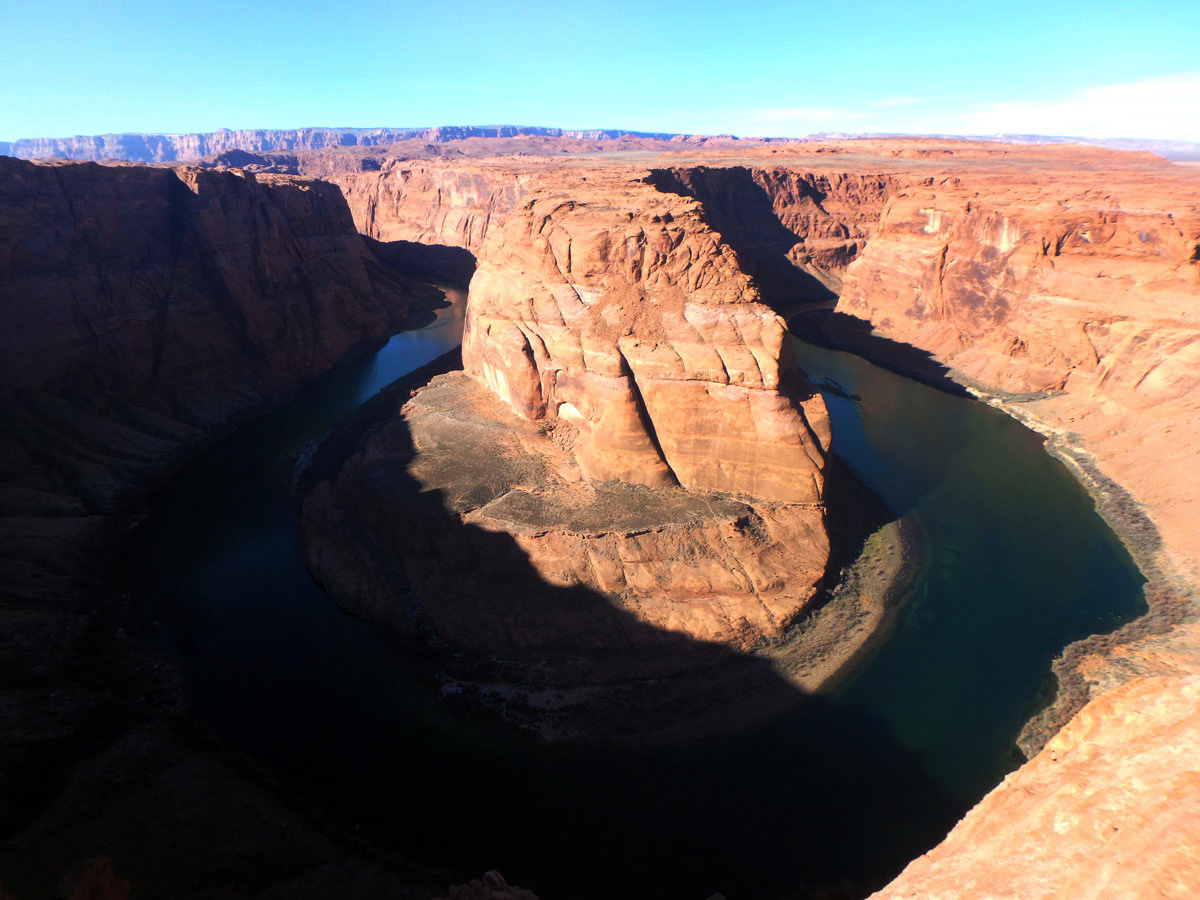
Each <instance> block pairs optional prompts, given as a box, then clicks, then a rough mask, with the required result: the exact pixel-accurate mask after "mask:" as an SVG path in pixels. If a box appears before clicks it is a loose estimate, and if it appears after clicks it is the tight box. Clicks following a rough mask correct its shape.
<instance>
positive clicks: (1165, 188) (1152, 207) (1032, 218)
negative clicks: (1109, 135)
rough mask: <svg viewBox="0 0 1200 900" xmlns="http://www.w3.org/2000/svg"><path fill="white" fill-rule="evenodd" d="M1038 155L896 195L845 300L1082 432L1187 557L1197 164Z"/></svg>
mask: <svg viewBox="0 0 1200 900" xmlns="http://www.w3.org/2000/svg"><path fill="white" fill-rule="evenodd" d="M1047 168H1050V169H1051V174H1049V175H1047V176H1045V177H1044V178H1043V179H1040V180H1039V181H1040V186H1039V185H1035V184H1031V183H1029V182H1028V181H1017V180H1015V177H1016V174H1017V173H1012V176H1011V177H1005V175H1004V174H1003V173H997V172H984V173H969V172H964V173H963V174H962V175H955V176H953V177H951V176H946V177H940V178H930V179H927V183H924V184H919V185H914V186H911V187H909V188H908V189H907V190H905V191H904V192H903V193H902V194H901V195H898V196H895V197H893V198H892V199H891V201H890V202H889V204H888V206H887V208H886V210H885V211H884V213H883V216H882V218H881V221H880V224H879V228H878V231H877V233H876V235H875V237H874V238H873V239H872V240H871V241H870V243H869V244H868V246H867V248H866V250H865V252H864V253H863V254H862V256H861V258H860V259H859V260H858V261H857V262H856V263H855V264H854V265H852V266H851V267H850V269H849V270H848V272H847V276H846V286H845V292H844V293H843V295H842V298H841V300H840V301H839V306H838V308H839V309H840V310H844V311H846V312H848V313H850V314H852V315H856V316H859V317H862V318H866V319H868V320H869V321H870V322H871V323H872V324H873V325H874V326H875V329H876V331H877V332H878V333H881V334H883V335H885V336H887V337H891V338H894V339H896V340H899V341H903V342H906V343H910V344H914V345H916V346H919V347H922V348H924V349H927V350H929V351H931V352H932V353H933V354H934V356H935V357H936V358H937V359H938V360H939V361H941V362H943V363H945V364H946V365H947V366H949V367H950V369H951V371H952V372H953V373H954V374H955V375H956V376H957V377H959V378H961V379H963V380H965V381H967V383H969V384H973V385H975V386H978V387H980V388H982V389H983V390H985V391H988V392H995V393H998V394H1001V395H1009V396H1010V399H1015V400H1018V401H1020V402H1019V405H1013V404H1010V409H1011V410H1013V411H1017V412H1018V413H1019V414H1020V415H1021V416H1022V417H1023V418H1026V419H1028V420H1029V421H1031V423H1032V424H1034V426H1035V427H1037V428H1039V430H1042V431H1046V432H1048V433H1051V434H1055V433H1059V434H1061V435H1062V436H1064V437H1068V436H1069V435H1074V437H1073V438H1070V440H1071V441H1072V442H1073V443H1074V444H1076V445H1077V446H1079V447H1080V448H1081V449H1084V450H1085V452H1086V453H1087V454H1089V455H1090V456H1091V457H1093V458H1094V463H1095V464H1096V465H1097V466H1098V468H1099V470H1100V471H1101V472H1102V473H1103V474H1104V475H1105V476H1107V477H1108V478H1110V479H1112V480H1113V481H1115V482H1117V483H1119V484H1121V485H1124V486H1125V487H1126V488H1127V489H1128V490H1130V491H1131V492H1132V493H1133V494H1134V496H1135V497H1136V498H1137V499H1138V500H1139V501H1140V502H1142V503H1144V504H1146V505H1148V506H1150V507H1152V508H1153V509H1154V519H1155V521H1156V523H1157V525H1158V528H1159V529H1160V530H1161V532H1162V534H1163V537H1164V538H1165V539H1166V540H1167V542H1168V544H1170V545H1172V550H1173V551H1174V553H1175V555H1176V557H1177V558H1180V559H1182V558H1186V559H1189V560H1190V564H1191V565H1193V566H1195V565H1196V564H1197V561H1200V530H1198V529H1196V528H1195V525H1194V523H1195V522H1196V521H1197V517H1198V515H1200V485H1198V483H1197V481H1196V479H1195V478H1194V477H1192V471H1193V461H1192V452H1191V450H1190V449H1185V448H1191V447H1194V446H1196V442H1197V440H1200V367H1198V366H1197V365H1196V363H1197V362H1198V361H1200V306H1198V305H1197V302H1196V300H1197V297H1200V251H1198V249H1197V248H1198V247H1200V179H1197V178H1196V177H1194V176H1189V174H1188V173H1187V171H1186V170H1179V169H1177V168H1175V167H1170V166H1165V165H1163V166H1161V167H1159V168H1158V170H1157V171H1156V170H1155V169H1153V168H1151V169H1150V170H1149V171H1133V172H1129V171H1123V170H1122V169H1120V168H1116V169H1113V170H1111V171H1109V172H1106V173H1104V175H1103V176H1098V175H1095V174H1089V175H1080V174H1078V173H1073V172H1071V171H1070V170H1069V169H1066V168H1062V169H1059V168H1057V167H1055V166H1054V165H1053V164H1051V165H1050V166H1048V167H1047ZM1098 178H1103V184H1104V187H1103V188H1098V187H1095V186H1094V185H1095V183H1096V181H1097V179H1098ZM1151 423H1152V425H1153V428H1154V429H1155V430H1156V432H1157V433H1158V434H1161V435H1162V437H1163V440H1161V441H1158V442H1156V445H1155V446H1154V447H1153V448H1150V447H1147V446H1145V444H1144V443H1143V439H1144V437H1145V435H1146V432H1145V428H1146V426H1147V425H1148V424H1151Z"/></svg>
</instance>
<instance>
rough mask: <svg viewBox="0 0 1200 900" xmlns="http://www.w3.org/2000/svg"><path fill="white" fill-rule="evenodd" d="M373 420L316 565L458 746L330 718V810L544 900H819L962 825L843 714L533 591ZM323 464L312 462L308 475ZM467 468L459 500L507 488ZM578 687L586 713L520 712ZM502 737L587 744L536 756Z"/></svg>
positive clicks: (527, 577)
mask: <svg viewBox="0 0 1200 900" xmlns="http://www.w3.org/2000/svg"><path fill="white" fill-rule="evenodd" d="M380 412H381V410H380V409H373V410H365V411H364V412H362V413H360V414H358V415H356V416H352V417H351V419H350V420H348V421H347V422H346V423H343V425H342V426H341V427H340V428H339V429H338V431H335V433H334V434H333V436H332V440H333V441H334V442H335V443H336V445H337V446H338V447H339V448H340V452H345V451H353V450H354V449H360V448H362V447H363V446H364V443H365V439H366V437H367V436H368V432H369V428H368V427H365V426H364V420H367V419H374V420H375V421H376V423H377V424H378V422H379V420H378V418H377V417H378V415H379V413H380ZM381 427H382V429H383V430H382V431H380V432H379V433H378V434H376V435H375V438H374V440H373V441H372V447H380V446H385V447H386V452H385V453H381V454H373V455H372V456H371V457H370V463H369V464H366V465H363V464H360V463H357V464H356V465H355V466H354V467H353V468H351V469H346V470H345V471H343V472H342V474H341V476H340V479H339V481H338V483H337V493H336V499H335V501H334V507H335V509H334V512H333V514H332V515H328V516H327V517H326V518H323V519H322V520H321V521H323V522H324V524H325V527H323V528H321V529H320V530H319V532H318V535H317V538H316V544H317V547H318V553H319V554H322V555H324V558H325V559H327V560H334V562H333V563H332V564H333V565H341V564H343V563H344V564H353V565H356V566H357V567H358V569H357V571H356V578H354V579H353V580H352V581H353V583H354V584H355V585H356V586H357V588H358V589H359V590H360V591H362V593H360V594H359V595H358V599H353V598H343V600H344V601H345V602H346V603H347V605H348V606H349V607H350V608H351V609H352V610H353V611H354V612H356V613H357V614H359V615H362V616H364V617H365V618H367V619H368V620H370V621H371V622H372V623H373V624H374V625H375V626H376V627H377V628H378V629H380V630H381V631H383V632H385V633H386V634H388V635H389V637H390V639H391V641H392V642H393V644H394V645H396V646H399V647H400V648H402V653H403V655H404V656H405V657H406V659H407V661H408V664H409V666H408V671H409V672H410V673H412V674H413V677H414V678H416V679H417V680H419V681H421V682H422V683H424V684H425V685H426V686H427V690H434V689H436V687H437V686H439V685H440V686H441V687H443V688H445V687H446V686H447V685H449V684H452V685H453V688H452V689H451V690H449V691H447V692H445V693H444V694H443V696H442V698H441V704H442V706H443V708H445V709H449V710H451V711H452V712H453V716H454V719H453V721H454V722H456V723H457V724H454V725H446V724H445V723H443V725H442V726H441V727H442V728H448V729H450V731H451V732H452V733H457V734H458V735H459V736H458V738H457V739H455V738H454V737H453V736H452V734H451V735H448V734H446V733H438V732H437V731H430V732H428V733H426V734H425V735H424V736H423V739H422V741H420V742H412V741H409V742H404V741H400V740H392V739H390V736H389V735H388V734H386V733H379V732H378V731H376V730H375V726H371V727H369V728H368V729H367V730H366V731H365V732H363V733H361V734H359V733H357V727H360V726H362V725H365V723H358V722H355V721H353V720H351V719H346V718H341V719H339V725H338V726H336V727H337V728H338V730H340V731H341V732H342V734H341V735H340V737H339V740H340V741H347V740H349V742H350V743H352V744H353V745H354V746H355V747H356V750H355V753H354V757H355V761H354V765H353V766H352V767H349V766H348V767H343V768H340V769H338V770H335V771H328V770H326V771H325V772H323V773H322V775H321V778H320V780H319V782H317V783H310V784H309V785H308V786H307V790H306V792H307V793H309V794H310V795H312V796H317V795H319V796H320V797H321V799H322V802H323V803H324V804H326V805H327V808H330V809H331V810H333V811H334V812H335V813H336V814H338V815H339V817H353V820H354V822H356V823H359V824H360V825H361V826H362V828H363V829H364V830H365V832H366V833H367V834H369V835H372V836H373V837H375V838H376V839H377V840H380V841H381V842H383V843H384V844H385V845H387V846H396V847H399V848H407V849H408V850H409V851H410V852H419V853H420V854H421V855H422V856H423V857H424V858H425V859H427V860H428V861H430V862H434V863H444V864H463V863H464V861H465V860H470V864H471V865H475V866H477V867H478V866H484V867H485V868H486V867H487V866H497V867H499V868H501V869H502V870H503V871H504V872H505V874H506V876H507V877H508V878H509V879H510V880H513V881H515V882H517V883H522V884H530V885H532V886H534V887H535V888H536V889H537V891H538V893H539V895H540V896H542V897H543V898H547V900H554V898H560V897H605V896H624V897H646V898H664V897H665V898H670V897H680V898H687V897H699V898H703V897H707V896H709V895H711V894H712V893H713V892H715V891H723V892H725V893H726V894H727V895H729V896H737V897H782V896H816V895H817V894H816V893H814V891H816V890H817V888H818V887H828V886H831V885H836V884H839V883H843V886H844V887H846V893H844V894H843V895H844V896H847V897H851V896H862V895H864V894H865V893H866V892H868V891H869V889H871V888H873V887H876V886H878V885H879V884H882V883H883V882H884V881H886V880H887V878H888V877H890V876H891V875H893V874H894V873H895V872H896V871H897V870H898V869H899V867H901V866H902V865H903V864H904V862H905V861H906V860H907V859H909V858H911V857H912V856H913V855H915V854H917V853H919V852H921V851H922V850H924V849H927V847H928V846H929V845H931V844H932V843H933V842H935V841H936V840H937V839H938V838H939V837H940V836H941V834H943V833H944V831H945V830H946V829H947V828H948V827H949V825H950V824H951V823H953V821H955V819H956V818H957V817H958V816H959V815H960V814H961V813H962V811H963V809H962V808H960V807H959V806H956V805H955V804H953V803H952V802H950V801H949V799H948V798H947V797H945V796H944V794H943V792H942V791H941V789H940V787H939V785H938V784H937V781H936V778H934V777H932V775H931V773H928V772H927V771H926V770H925V769H924V767H923V765H922V764H921V761H920V760H919V758H918V757H917V756H916V755H915V754H913V753H912V752H911V751H908V750H906V749H905V748H904V747H902V746H900V745H898V744H897V743H896V742H895V741H894V740H893V739H892V738H891V736H890V735H889V732H888V729H887V728H886V727H885V726H883V725H882V724H881V723H880V722H879V721H877V720H876V719H875V718H873V717H872V716H871V715H869V714H867V713H865V712H864V711H862V710H861V709H855V708H852V707H843V706H839V705H837V704H834V703H831V702H829V701H828V700H826V699H824V698H821V697H817V696H805V695H803V694H802V693H800V692H799V691H797V689H796V688H795V687H794V686H793V685H791V684H790V683H788V682H786V681H785V680H783V679H782V678H780V677H779V676H778V675H777V674H776V672H775V671H774V669H773V668H772V666H771V665H770V664H769V663H768V662H767V661H766V660H764V659H762V658H760V657H756V656H752V655H747V654H743V653H739V652H736V651H733V650H731V649H729V648H728V647H727V646H724V645H720V644H715V643H706V642H701V641H697V640H693V639H691V638H688V637H686V636H683V635H681V634H679V633H676V632H668V631H664V630H662V629H659V628H656V627H654V626H651V625H648V624H646V623H644V622H642V621H640V620H638V619H637V618H635V617H634V616H632V615H631V614H629V613H628V612H626V611H624V610H622V609H619V608H617V607H615V606H614V605H613V604H612V603H611V602H610V601H609V600H608V598H607V597H605V596H604V595H602V594H599V593H596V592H594V591H592V590H589V589H586V588H582V587H559V586H554V585H551V584H548V583H546V582H545V581H544V580H543V579H542V577H541V576H540V575H539V573H538V572H537V571H536V570H535V569H534V568H533V567H532V566H531V565H530V563H529V560H528V557H527V555H526V553H525V552H524V551H523V550H522V549H521V547H520V546H519V545H518V544H517V542H516V541H515V540H514V538H513V537H512V536H510V535H509V534H507V533H496V532H491V531H487V530H484V529H482V528H479V527H477V526H474V525H471V524H466V523H463V522H462V521H461V520H460V518H459V517H458V515H457V514H456V513H455V509H454V506H455V502H454V500H453V499H451V498H447V497H446V496H444V495H443V493H442V492H441V491H436V490H435V491H422V489H421V485H420V484H419V483H418V482H417V481H416V480H415V479H413V478H412V477H411V476H410V475H409V474H408V471H407V467H408V465H409V463H410V461H411V460H412V458H413V446H412V442H411V437H410V434H409V431H408V428H407V426H406V425H405V423H404V420H402V419H401V418H399V417H398V416H395V415H394V414H393V415H387V416H386V417H385V418H384V419H383V424H382V426H381ZM334 455H335V454H330V455H329V456H327V457H325V458H321V457H320V456H318V458H317V463H318V465H320V466H321V467H322V469H323V473H324V474H326V475H328V474H329V473H330V472H332V471H335V470H336V468H337V466H336V464H335V461H334ZM476 474H477V480H478V482H479V487H478V488H477V489H476V491H475V492H474V493H473V494H472V498H471V499H472V502H473V503H479V502H487V500H488V499H490V497H489V494H490V493H493V492H494V493H496V494H497V495H498V494H499V493H502V492H504V491H506V490H507V489H508V485H507V483H506V482H505V480H504V479H503V477H499V476H498V477H497V478H496V479H494V480H490V478H489V475H488V474H487V473H478V472H477V473H476ZM843 474H844V473H843ZM305 483H306V484H308V485H311V484H312V480H310V479H305ZM839 484H841V482H840V481H839ZM843 489H845V488H844V487H839V488H838V490H839V491H842V490H843ZM323 512H327V510H326V511H323ZM310 515H311V511H309V510H306V526H307V525H308V524H309V523H310V520H309V519H308V517H309V516H310ZM329 574H333V573H329ZM364 581H365V582H366V583H367V587H366V588H365V589H364V587H363V585H364ZM385 595H386V596H388V599H387V600H381V599H380V598H381V597H382V596H385ZM481 686H482V687H481ZM486 686H491V690H490V691H489V688H488V687H486ZM581 688H582V689H584V690H586V691H591V692H595V693H594V695H593V696H592V698H591V700H590V701H589V702H586V703H582V704H578V705H574V706H566V707H563V708H560V709H559V710H558V711H553V712H550V711H545V710H543V709H542V708H541V707H540V706H539V705H538V702H539V700H540V698H544V697H548V696H549V697H554V696H555V695H559V694H561V695H562V696H564V697H570V696H575V695H576V694H577V693H578V692H579V690H580V689H581ZM785 710H789V711H790V712H789V714H788V716H787V717H786V718H785V719H780V718H779V713H780V712H783V711H785ZM313 714H314V712H313V710H312V709H311V708H308V707H306V709H305V715H306V716H308V717H309V718H310V720H311V718H312V716H313ZM514 725H521V726H531V725H532V726H538V725H541V726H546V727H549V728H551V729H555V730H559V731H562V732H569V733H573V734H576V735H584V736H582V737H575V738H574V739H570V740H563V741H558V742H545V741H541V740H537V739H535V738H532V737H531V736H530V735H529V733H528V732H526V733H525V734H524V735H523V736H522V735H520V734H518V732H517V730H516V729H514V728H513V727H512V726H514ZM347 730H349V732H350V733H349V734H347ZM322 732H323V729H317V733H318V734H320V733H322ZM467 735H470V738H469V739H465V740H464V739H463V738H464V737H466V736H467ZM667 738H671V739H670V740H666V739H667ZM664 740H666V742H665V743H664V742H663V741H664ZM294 766H295V768H296V769H298V770H306V769H307V770H309V771H311V767H310V766H307V765H306V764H305V763H304V762H303V761H301V760H297V761H295V762H294ZM418 772H419V773H420V774H419V776H414V773H418ZM382 797H387V798H389V800H388V802H386V803H385V804H382V805H381V804H380V803H378V800H377V798H382ZM805 885H807V886H808V887H803V886H805ZM796 891H801V893H799V894H797V893H795V892H796ZM821 896H825V895H821Z"/></svg>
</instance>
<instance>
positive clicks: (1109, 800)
mask: <svg viewBox="0 0 1200 900" xmlns="http://www.w3.org/2000/svg"><path fill="white" fill-rule="evenodd" d="M1198 759H1200V677H1198V676H1195V675H1193V676H1190V677H1187V678H1166V677H1159V678H1149V679H1144V680H1141V681H1136V682H1131V683H1129V684H1126V685H1124V686H1123V687H1120V688H1118V689H1116V690H1114V691H1112V692H1111V693H1108V694H1105V695H1104V696H1103V697H1101V698H1100V699H1098V700H1095V701H1093V702H1092V703H1091V704H1089V705H1088V706H1087V707H1085V708H1084V710H1083V711H1082V712H1081V713H1080V714H1079V715H1078V716H1076V717H1075V718H1074V719H1073V720H1072V721H1071V723H1070V724H1069V725H1068V726H1067V727H1066V728H1064V729H1063V730H1062V731H1061V732H1059V733H1058V735H1057V736H1055V737H1054V739H1053V740H1051V741H1050V743H1049V744H1047V746H1046V748H1045V749H1044V750H1042V752H1041V753H1039V754H1038V755H1037V756H1036V757H1034V758H1033V759H1032V760H1031V761H1030V762H1028V763H1027V764H1026V765H1024V766H1022V767H1021V768H1020V769H1018V770H1017V771H1016V772H1014V773H1013V774H1012V775H1010V776H1008V778H1006V779H1005V780H1004V783H1003V784H1001V785H1000V786H999V787H998V788H996V789H995V790H994V791H992V792H991V793H990V794H988V795H987V796H986V797H985V798H984V799H983V800H982V801H980V803H979V804H978V805H977V806H976V807H975V808H974V809H972V810H971V811H970V812H969V813H968V814H967V816H966V817H965V818H964V819H963V820H962V822H961V823H959V825H958V826H957V827H956V828H955V829H954V831H953V832H951V834H950V837H948V838H947V839H946V840H945V841H943V842H942V843H941V844H939V845H938V846H937V847H936V848H935V849H933V850H931V851H930V852H929V853H927V854H925V855H924V856H922V857H920V858H919V859H916V860H914V861H913V862H912V863H911V864H910V865H909V866H908V868H906V869H905V870H904V872H903V873H902V874H901V875H900V877H899V878H897V879H896V880H895V881H893V882H892V883H891V884H889V885H888V886H887V888H885V889H884V890H882V891H880V892H879V893H877V894H874V895H872V897H873V900H900V898H920V900H952V898H953V900H959V898H969V897H979V898H984V897H987V898H993V897H994V898H999V897H1006V898H1007V897H1014V898H1015V897H1020V898H1021V900H1041V898H1052V897H1053V898H1068V897H1069V898H1071V900H1095V898H1135V897H1136V898H1151V897H1156V898H1163V900H1167V898H1171V900H1185V898H1190V897H1194V896H1195V895H1196V886H1197V885H1198V884H1200V862H1198V861H1197V859H1196V848H1197V846H1200V771H1198V770H1197V763H1196V761H1197V760H1198Z"/></svg>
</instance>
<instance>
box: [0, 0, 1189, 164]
mask: <svg viewBox="0 0 1200 900" xmlns="http://www.w3.org/2000/svg"><path fill="white" fill-rule="evenodd" d="M6 6H7V7H8V8H7V9H6V10H5V11H4V15H3V17H0V21H3V25H0V60H3V70H2V71H3V73H4V87H3V90H0V139H4V140H14V139H16V138H20V137H35V136H63V135H70V134H96V133H102V132H120V131H148V132H185V131H212V130H214V129H216V128H219V127H226V128H292V127H299V126H307V125H328V126H362V127H366V126H375V125H389V126H423V125H442V124H497V123H514V124H524V125H550V126H560V127H565V128H630V129H639V130H648V131H673V132H676V131H682V132H701V133H710V134H712V133H734V134H741V135H755V134H775V135H803V134H808V133H812V132H816V131H900V132H914V133H920V132H948V133H954V134H965V133H991V132H998V131H1007V132H1031V133H1041V134H1075V135H1083V136H1088V137H1150V138H1175V139H1181V140H1191V141H1200V0H1145V2H1105V0H1091V2H1075V0H1063V2H1059V3H1054V2H1047V0H1038V2H1025V0H1010V2H1004V3H998V2H989V3H976V2H972V0H960V2H943V0H919V2H908V3H900V2H897V3H890V2H875V0H843V2H832V0H828V2H822V3H812V2H792V3H783V2H754V3H745V4H741V5H738V4H735V3H717V2H709V0H693V2H687V3H680V2H654V0H641V2H629V0H607V2H580V3H571V2H567V0H556V2H540V0H529V2H524V3H520V4H515V3H505V2H491V3H486V2H475V0H463V2H457V3H452V2H449V3H437V2H427V3H422V4H415V3H394V2H393V3H387V2H373V0H347V2H346V3H344V4H342V5H340V6H339V5H338V4H337V3H332V2H329V0H324V2H321V3H314V2H309V0H287V2H282V0H257V2H254V3H246V2H237V3H233V2H226V0H209V2H206V3H203V4H193V5H189V7H188V8H186V9H183V8H180V7H177V6H175V5H174V4H171V3H163V2H162V0H157V2H146V0H129V2H123V0H109V2H93V3H85V2H78V0H57V2H55V3H52V4H51V3H41V4H32V3H22V4H20V6H17V5H16V4H15V2H13V0H10V2H9V3H8V4H6Z"/></svg>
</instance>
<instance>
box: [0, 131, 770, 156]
mask: <svg viewBox="0 0 1200 900" xmlns="http://www.w3.org/2000/svg"><path fill="white" fill-rule="evenodd" d="M516 137H550V138H566V139H568V140H581V141H613V140H620V139H622V138H632V139H639V140H652V141H671V142H676V143H707V142H708V141H710V140H712V138H711V137H708V136H704V135H689V134H673V133H668V132H655V131H627V130H625V129H619V128H600V129H592V130H582V131H571V130H568V129H563V128H542V127H538V126H525V125H483V126H477V125H441V126H437V127H435V128H287V129H277V130H272V129H263V128H257V129H243V130H238V131H231V130H230V129H228V128H220V129H218V130H216V131H211V132H206V133H194V134H99V135H75V136H73V137H63V138H22V139H20V140H17V141H0V156H15V157H17V158H19V159H48V158H51V157H55V158H59V159H71V160H80V161H89V160H90V161H98V160H102V159H113V160H122V161H126V162H182V161H187V160H195V159H200V158H201V157H204V156H209V155H212V154H215V153H224V152H225V151H227V150H247V151H249V152H252V153H254V152H269V151H271V150H324V149H326V148H330V147H387V146H390V145H391V144H395V143H399V142H400V141H409V140H422V141H427V142H429V143H445V142H447V141H457V140H463V139H465V138H516ZM720 139H721V140H723V141H729V142H733V141H737V140H738V138H735V137H732V136H722V137H721V138H720ZM751 140H753V141H754V142H755V143H760V142H762V141H765V140H770V139H768V138H752V139H751ZM775 140H781V139H778V138H777V139H775Z"/></svg>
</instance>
